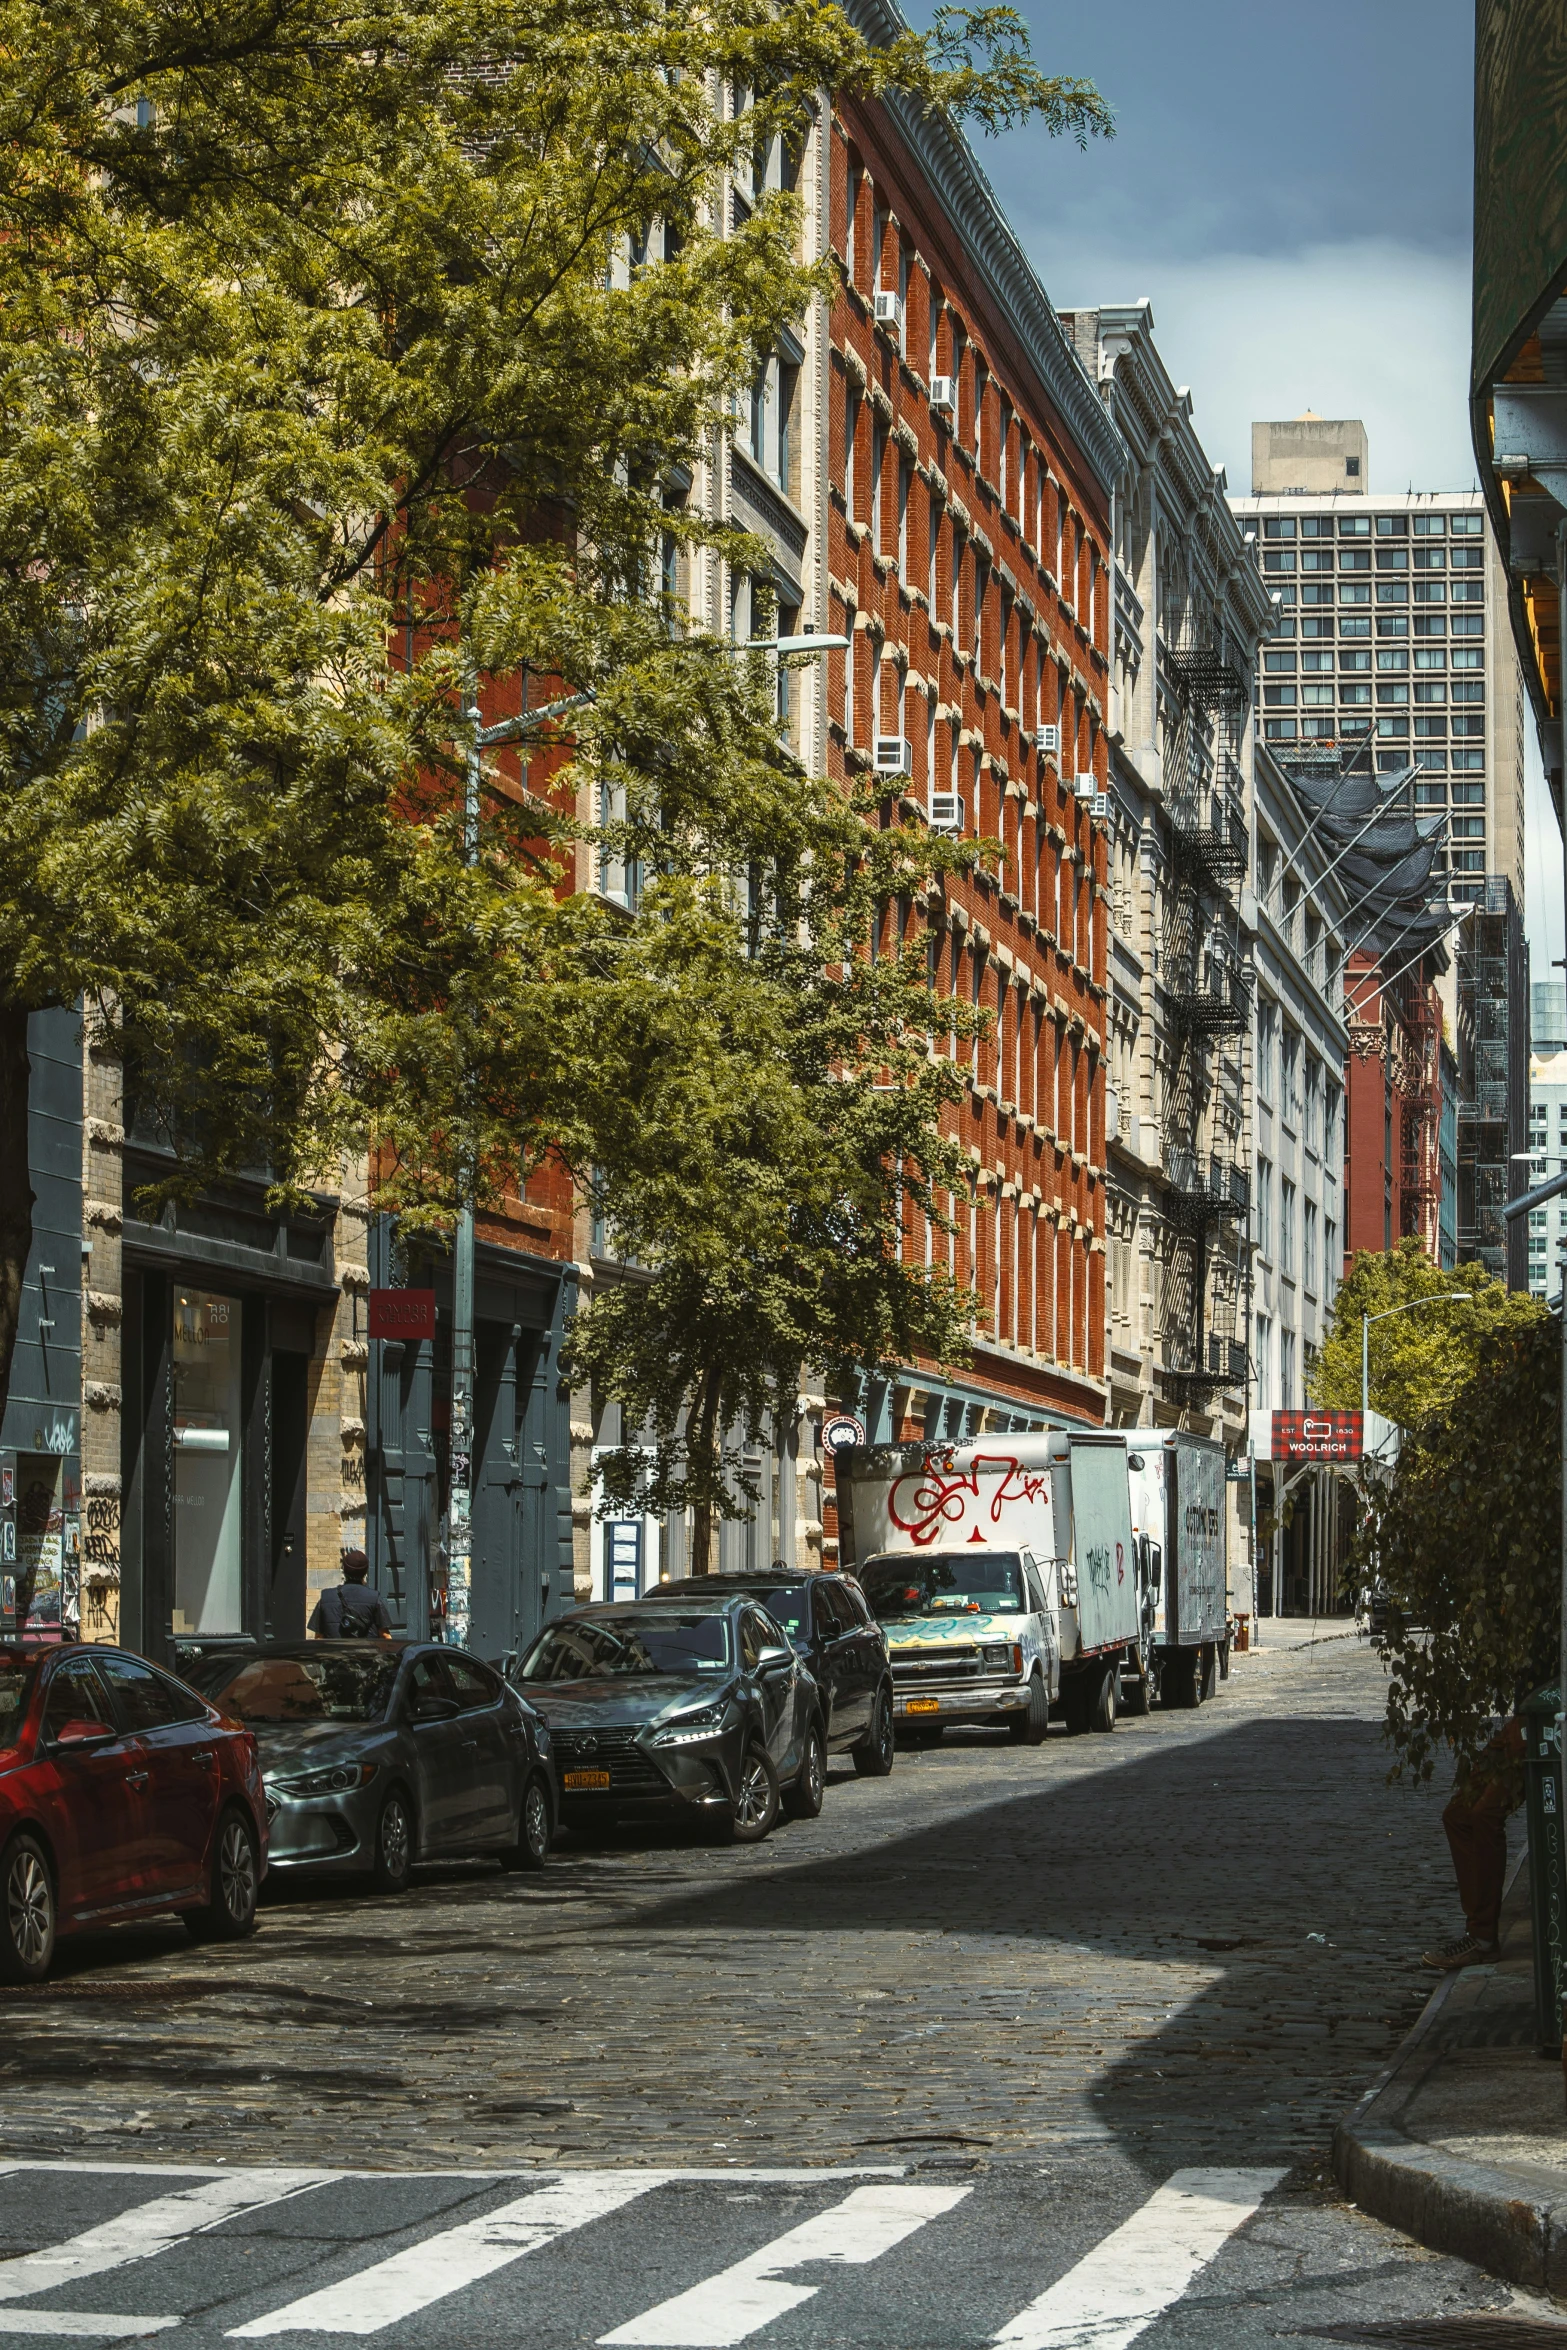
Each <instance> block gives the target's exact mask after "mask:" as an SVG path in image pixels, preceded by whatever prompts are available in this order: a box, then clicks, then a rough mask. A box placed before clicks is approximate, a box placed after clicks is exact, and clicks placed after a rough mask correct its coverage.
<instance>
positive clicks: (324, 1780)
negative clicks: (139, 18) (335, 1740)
mask: <svg viewBox="0 0 1567 2350" xmlns="http://www.w3.org/2000/svg"><path fill="white" fill-rule="evenodd" d="M380 1767H381V1766H380V1764H379V1763H372V1762H371V1763H335V1764H334V1765H333V1767H332V1768H331V1770H329V1771H304V1772H302V1773H301V1774H300V1776H299V1777H298V1778H297V1779H268V1781H267V1785H268V1787H269V1788H270V1789H271V1790H272V1791H273V1793H274V1794H277V1795H346V1794H347V1793H348V1792H349V1790H350V1788H353V1787H368V1786H369V1784H370V1782H371V1780H372V1779H373V1778H374V1777H375V1775H376V1772H377V1771H378V1770H379V1769H380Z"/></svg>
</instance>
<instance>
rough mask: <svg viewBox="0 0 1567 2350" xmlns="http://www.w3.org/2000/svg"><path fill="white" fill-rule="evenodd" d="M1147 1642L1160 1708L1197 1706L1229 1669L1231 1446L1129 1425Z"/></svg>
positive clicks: (1124, 1436)
mask: <svg viewBox="0 0 1567 2350" xmlns="http://www.w3.org/2000/svg"><path fill="white" fill-rule="evenodd" d="M1115 1441H1116V1442H1117V1443H1118V1444H1121V1445H1123V1446H1124V1447H1125V1450H1126V1462H1127V1478H1128V1487H1129V1491H1130V1495H1131V1510H1132V1533H1133V1537H1134V1539H1135V1541H1136V1544H1137V1551H1138V1571H1139V1578H1140V1580H1141V1582H1142V1584H1143V1586H1144V1589H1145V1590H1146V1592H1147V1595H1148V1596H1147V1602H1146V1617H1147V1639H1148V1643H1149V1645H1150V1647H1151V1649H1152V1663H1153V1675H1154V1682H1155V1685H1156V1686H1157V1690H1158V1696H1159V1702H1160V1704H1161V1705H1173V1706H1192V1705H1200V1704H1201V1703H1202V1701H1203V1699H1204V1698H1207V1697H1212V1696H1213V1695H1214V1693H1215V1691H1216V1690H1217V1688H1218V1685H1219V1680H1220V1676H1221V1674H1224V1675H1227V1674H1228V1671H1229V1637H1230V1625H1229V1549H1228V1537H1229V1513H1228V1511H1227V1509H1226V1507H1225V1467H1224V1447H1223V1445H1222V1444H1220V1443H1218V1442H1216V1440H1215V1439H1214V1438H1212V1437H1210V1436H1192V1435H1188V1434H1187V1433H1186V1431H1185V1430H1183V1429H1179V1428H1123V1429H1119V1430H1117V1432H1116V1437H1115Z"/></svg>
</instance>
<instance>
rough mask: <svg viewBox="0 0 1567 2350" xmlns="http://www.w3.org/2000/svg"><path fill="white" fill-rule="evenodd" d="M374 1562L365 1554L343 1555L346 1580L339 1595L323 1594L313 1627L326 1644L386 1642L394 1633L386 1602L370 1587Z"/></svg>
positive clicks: (342, 1583) (330, 1592) (312, 1622)
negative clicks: (349, 1641)
mask: <svg viewBox="0 0 1567 2350" xmlns="http://www.w3.org/2000/svg"><path fill="white" fill-rule="evenodd" d="M369 1577H370V1561H369V1560H368V1559H367V1558H366V1556H365V1554H364V1552H363V1551H362V1550H345V1551H344V1553H343V1580H342V1582H341V1583H340V1584H339V1586H338V1588H337V1590H336V1591H323V1592H322V1594H321V1597H320V1598H319V1599H318V1600H317V1601H316V1604H315V1609H314V1611H313V1613H312V1615H311V1618H310V1623H309V1626H308V1627H307V1628H308V1629H309V1630H310V1631H312V1632H314V1633H315V1634H316V1635H317V1636H318V1638H320V1639H322V1640H374V1639H377V1638H380V1639H383V1640H384V1639H385V1637H386V1635H387V1634H388V1633H389V1632H390V1631H391V1629H392V1619H391V1617H390V1616H389V1615H388V1614H387V1612H386V1602H385V1600H384V1599H383V1598H382V1597H381V1594H380V1592H379V1591H372V1590H371V1589H370V1587H369Z"/></svg>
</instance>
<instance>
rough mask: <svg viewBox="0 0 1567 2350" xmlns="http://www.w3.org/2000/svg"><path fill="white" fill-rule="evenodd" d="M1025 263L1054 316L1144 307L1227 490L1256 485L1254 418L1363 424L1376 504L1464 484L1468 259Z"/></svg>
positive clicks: (1469, 457)
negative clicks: (1083, 308)
mask: <svg viewBox="0 0 1567 2350" xmlns="http://www.w3.org/2000/svg"><path fill="white" fill-rule="evenodd" d="M1034 251H1035V256H1036V267H1038V268H1039V270H1040V274H1041V276H1042V277H1043V278H1044V281H1045V284H1046V285H1047V287H1048V288H1049V291H1050V294H1051V297H1052V299H1053V300H1054V301H1056V302H1057V303H1059V304H1060V305H1061V306H1062V307H1063V308H1067V309H1069V308H1071V307H1072V304H1073V302H1074V301H1080V302H1082V303H1084V304H1088V305H1092V304H1095V303H1100V302H1110V301H1115V302H1124V301H1134V300H1137V299H1138V298H1139V297H1141V296H1142V295H1145V294H1146V295H1147V296H1148V297H1149V299H1150V300H1151V301H1152V303H1153V314H1154V334H1155V339H1156V341H1157V342H1158V345H1159V349H1160V351H1161V353H1162V355H1163V358H1164V363H1165V365H1166V367H1167V368H1168V369H1169V371H1170V374H1171V377H1172V378H1173V380H1174V381H1175V382H1176V383H1178V384H1186V385H1189V386H1190V389H1191V394H1192V404H1193V416H1194V421H1195V423H1196V427H1197V431H1198V433H1199V434H1200V436H1201V439H1202V443H1203V446H1204V448H1205V449H1206V450H1207V452H1208V455H1209V457H1210V459H1211V460H1212V462H1213V463H1214V464H1215V465H1222V466H1224V467H1225V469H1226V472H1227V473H1228V476H1229V484H1230V488H1231V491H1232V492H1234V493H1236V494H1238V495H1244V494H1245V493H1246V492H1247V491H1249V490H1250V488H1251V427H1252V421H1253V419H1254V418H1262V417H1276V416H1298V415H1299V414H1300V413H1301V411H1302V409H1305V408H1314V409H1315V410H1316V412H1317V414H1318V415H1319V416H1358V417H1360V418H1361V420H1362V421H1363V423H1364V424H1365V427H1366V433H1367V437H1368V441H1369V445H1370V486H1371V488H1372V490H1373V492H1375V491H1377V490H1391V489H1400V490H1401V489H1405V488H1407V487H1408V486H1409V485H1410V484H1411V483H1413V485H1414V487H1415V488H1416V489H1428V490H1451V489H1469V488H1471V487H1472V486H1473V484H1474V477H1475V469H1474V456H1473V452H1472V450H1471V447H1470V441H1469V414H1468V406H1467V394H1468V383H1469V256H1468V255H1467V253H1454V254H1441V253H1430V252H1425V251H1421V250H1419V249H1418V248H1416V247H1414V246H1410V245H1406V244H1402V243H1400V242H1398V241H1396V240H1394V239H1391V238H1382V237H1367V238H1362V239H1357V240H1355V241H1354V242H1350V243H1341V244H1331V245H1316V246H1311V247H1308V248H1306V249H1305V250H1303V251H1300V252H1297V253H1285V254H1267V255H1257V254H1241V253H1216V254H1209V255H1207V256H1204V257H1200V258H1196V259H1193V260H1191V261H1168V260H1158V261H1153V262H1150V261H1149V260H1148V259H1147V257H1146V256H1144V257H1141V258H1139V257H1138V256H1137V255H1136V254H1127V253H1125V252H1122V251H1113V252H1104V253H1100V254H1098V255H1093V254H1090V255H1088V256H1086V257H1085V256H1082V255H1080V254H1075V255H1074V256H1073V258H1072V260H1071V262H1070V264H1067V265H1064V266H1062V267H1061V268H1059V269H1057V268H1055V267H1054V266H1053V265H1052V263H1051V261H1050V260H1049V259H1047V258H1046V256H1045V255H1043V254H1041V253H1040V252H1039V248H1038V244H1037V243H1036V244H1035V246H1034ZM1063 261H1064V257H1063Z"/></svg>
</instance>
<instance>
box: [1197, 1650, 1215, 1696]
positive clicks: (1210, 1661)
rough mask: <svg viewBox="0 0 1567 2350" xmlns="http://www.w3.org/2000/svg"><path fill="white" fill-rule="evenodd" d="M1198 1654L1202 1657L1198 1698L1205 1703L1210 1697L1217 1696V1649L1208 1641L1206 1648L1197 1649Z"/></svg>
mask: <svg viewBox="0 0 1567 2350" xmlns="http://www.w3.org/2000/svg"><path fill="white" fill-rule="evenodd" d="M1199 1654H1200V1655H1201V1658H1202V1663H1201V1666H1200V1668H1199V1671H1200V1675H1201V1688H1200V1691H1199V1700H1200V1702H1201V1703H1202V1704H1204V1705H1206V1704H1207V1702H1208V1700H1209V1699H1210V1698H1213V1697H1217V1696H1218V1694H1219V1651H1218V1648H1217V1647H1216V1646H1215V1645H1214V1644H1213V1643H1212V1642H1210V1643H1209V1645H1208V1646H1207V1647H1206V1648H1204V1649H1202V1650H1200V1651H1199Z"/></svg>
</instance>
